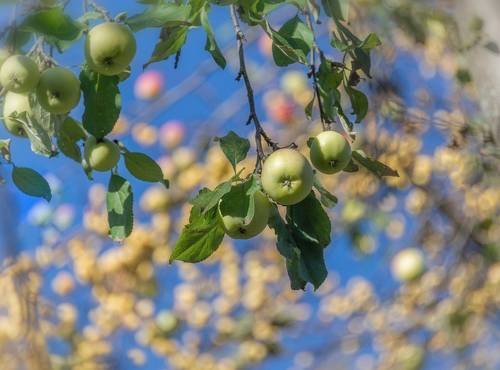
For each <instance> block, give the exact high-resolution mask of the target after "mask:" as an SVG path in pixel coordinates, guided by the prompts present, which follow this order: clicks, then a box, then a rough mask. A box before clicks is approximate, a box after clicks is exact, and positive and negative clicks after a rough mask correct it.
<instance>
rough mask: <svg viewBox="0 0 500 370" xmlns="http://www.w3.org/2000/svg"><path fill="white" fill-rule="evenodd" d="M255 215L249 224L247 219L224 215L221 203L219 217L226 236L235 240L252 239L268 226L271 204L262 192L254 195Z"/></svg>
mask: <svg viewBox="0 0 500 370" xmlns="http://www.w3.org/2000/svg"><path fill="white" fill-rule="evenodd" d="M254 207H255V208H254V209H255V213H254V216H253V217H252V219H251V220H250V221H249V222H247V221H246V220H245V217H241V216H239V215H238V216H235V215H230V214H224V213H225V211H224V209H222V207H221V203H219V209H218V211H219V217H220V220H221V221H222V226H223V227H224V231H225V232H226V234H227V235H228V236H229V237H231V238H233V239H250V238H253V237H254V236H257V235H259V234H260V233H261V232H262V231H264V229H265V228H266V226H267V221H268V219H269V214H270V213H271V203H270V202H269V200H268V199H267V197H266V196H265V195H264V193H262V192H261V191H257V192H256V193H255V195H254Z"/></svg>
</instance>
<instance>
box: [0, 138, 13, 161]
mask: <svg viewBox="0 0 500 370" xmlns="http://www.w3.org/2000/svg"><path fill="white" fill-rule="evenodd" d="M10 142H11V140H10V139H0V155H1V156H2V158H3V159H5V160H6V161H7V162H10V160H11V157H10Z"/></svg>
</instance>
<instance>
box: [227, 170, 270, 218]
mask: <svg viewBox="0 0 500 370" xmlns="http://www.w3.org/2000/svg"><path fill="white" fill-rule="evenodd" d="M259 188H260V187H259V185H258V183H257V181H256V179H255V177H254V176H252V177H251V178H250V179H248V180H247V181H245V182H243V183H239V184H236V185H233V186H232V188H231V191H229V192H228V193H226V194H224V196H223V197H222V198H221V201H220V203H219V209H220V212H221V214H222V215H224V216H233V217H241V218H244V219H245V222H250V221H251V220H252V219H253V216H254V214H255V202H254V194H255V192H256V191H257V190H259Z"/></svg>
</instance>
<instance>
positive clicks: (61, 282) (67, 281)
mask: <svg viewBox="0 0 500 370" xmlns="http://www.w3.org/2000/svg"><path fill="white" fill-rule="evenodd" d="M73 289H75V280H74V278H73V276H72V275H71V274H70V273H69V272H67V271H61V272H59V273H58V274H57V275H56V277H55V278H54V280H52V290H53V291H54V292H56V293H57V294H59V295H62V296H64V295H66V294H69V293H71V292H72V291H73Z"/></svg>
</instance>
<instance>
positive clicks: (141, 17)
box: [125, 3, 191, 32]
mask: <svg viewBox="0 0 500 370" xmlns="http://www.w3.org/2000/svg"><path fill="white" fill-rule="evenodd" d="M190 13H191V6H189V5H183V4H175V3H162V4H158V5H153V6H151V7H149V8H147V9H146V10H145V11H144V12H142V13H140V14H136V15H133V16H131V17H130V18H128V19H127V20H126V22H125V23H126V24H128V25H129V27H130V28H131V29H132V31H134V32H137V31H140V30H142V29H144V28H151V27H158V28H159V27H172V26H178V25H181V24H189V23H188V20H189V16H190Z"/></svg>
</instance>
